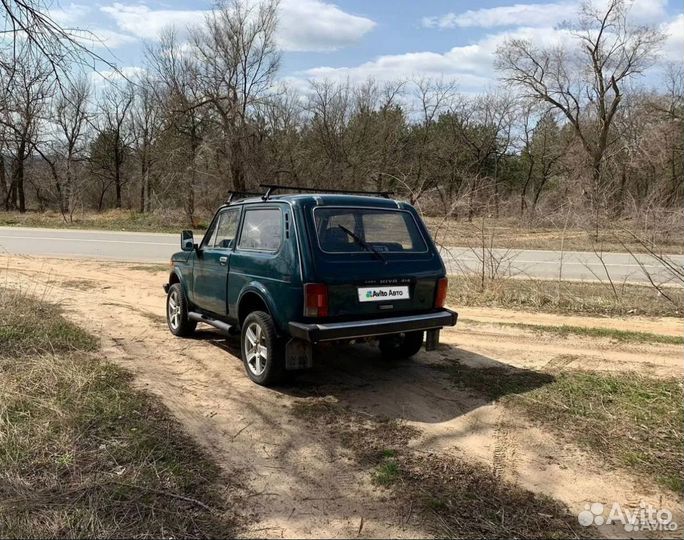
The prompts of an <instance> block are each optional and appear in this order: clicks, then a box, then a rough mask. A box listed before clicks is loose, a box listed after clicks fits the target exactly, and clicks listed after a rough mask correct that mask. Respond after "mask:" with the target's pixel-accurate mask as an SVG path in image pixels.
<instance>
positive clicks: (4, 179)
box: [0, 153, 8, 210]
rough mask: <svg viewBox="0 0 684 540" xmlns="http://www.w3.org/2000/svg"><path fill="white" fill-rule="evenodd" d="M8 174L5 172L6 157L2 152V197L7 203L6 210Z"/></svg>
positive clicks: (0, 195)
mask: <svg viewBox="0 0 684 540" xmlns="http://www.w3.org/2000/svg"><path fill="white" fill-rule="evenodd" d="M7 191H8V186H7V174H6V172H5V157H4V156H3V155H2V154H1V153H0V198H2V201H3V203H4V205H5V210H7Z"/></svg>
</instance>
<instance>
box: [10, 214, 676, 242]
mask: <svg viewBox="0 0 684 540" xmlns="http://www.w3.org/2000/svg"><path fill="white" fill-rule="evenodd" d="M212 215H213V214H212V212H211V211H204V212H199V213H198V215H197V218H196V223H195V226H194V227H191V226H190V224H189V223H188V222H187V219H186V218H185V214H184V213H183V211H182V210H180V209H169V210H164V211H155V212H150V213H140V212H133V211H130V210H107V211H104V212H100V213H97V212H83V213H77V214H74V216H73V220H72V221H68V220H67V221H65V219H64V218H63V217H62V215H61V214H60V213H59V212H54V211H46V212H27V213H25V214H20V213H18V212H0V226H3V225H4V226H23V227H49V228H73V229H103V230H116V231H144V232H166V233H177V232H179V231H181V230H182V229H188V228H193V229H194V230H196V231H202V230H204V229H206V227H207V226H208V224H209V221H210V220H211V218H212ZM425 222H426V223H427V225H428V228H429V229H430V232H431V233H432V234H433V236H434V237H435V240H436V241H437V242H439V243H440V244H441V245H445V246H469V245H479V243H480V242H481V238H482V227H483V225H484V231H485V235H484V236H485V238H486V243H487V245H489V244H490V241H491V243H492V245H493V247H502V248H511V249H548V250H560V249H561V247H562V248H563V249H565V250H566V251H592V250H593V249H597V250H602V251H620V252H624V251H625V246H624V245H623V244H622V242H624V243H625V244H626V245H627V246H628V247H629V248H630V249H632V250H634V251H635V252H643V251H644V247H643V246H641V245H640V244H639V243H638V242H635V241H634V238H633V237H631V235H630V234H629V233H627V232H626V230H632V229H634V227H635V225H634V224H633V223H631V222H627V221H625V222H621V223H613V224H610V225H608V226H607V227H606V228H605V229H604V230H602V231H601V233H600V235H599V238H598V239H596V238H594V235H593V232H592V231H588V230H585V229H581V228H568V229H567V230H565V232H564V231H563V224H560V225H557V226H554V225H547V226H532V225H528V224H525V223H521V222H520V221H519V220H517V219H510V218H500V219H491V218H488V219H486V220H485V221H484V223H483V222H482V221H481V220H477V221H474V222H471V223H468V222H467V221H456V220H454V219H449V220H444V219H443V218H434V217H426V218H425ZM639 235H640V236H641V237H643V238H644V239H646V240H648V241H649V242H653V247H654V248H655V249H656V251H662V252H664V253H684V243H683V242H682V230H681V227H680V228H677V227H675V228H666V229H665V230H664V231H659V232H658V233H657V234H646V233H639Z"/></svg>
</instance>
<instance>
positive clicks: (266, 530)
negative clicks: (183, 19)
mask: <svg viewBox="0 0 684 540" xmlns="http://www.w3.org/2000/svg"><path fill="white" fill-rule="evenodd" d="M165 278H166V273H165V272H163V271H160V270H159V268H155V267H153V268H145V267H144V266H140V265H125V264H122V263H116V264H114V263H109V264H106V265H105V264H101V263H97V262H92V261H74V260H69V261H66V260H56V259H52V260H46V259H33V258H24V257H16V256H13V257H3V258H0V282H4V283H5V284H7V285H10V286H21V287H23V288H26V289H29V290H30V291H31V292H33V293H34V294H36V295H38V296H43V295H45V296H46V297H48V298H49V299H50V300H51V301H54V302H59V303H60V304H61V305H62V306H63V307H64V309H65V311H66V314H67V316H68V317H69V318H71V319H72V320H74V321H75V322H77V323H79V324H81V325H83V326H84V327H86V328H88V329H89V330H90V331H91V332H93V333H95V334H97V335H99V336H100V338H101V344H102V353H103V355H104V356H106V358H108V359H109V360H111V361H113V362H115V363H117V364H119V365H122V366H124V367H126V368H128V369H130V370H131V371H132V372H134V373H135V375H136V381H137V384H138V385H139V386H140V387H142V388H146V389H147V390H149V391H151V392H153V393H154V394H157V395H158V396H160V397H161V399H162V400H163V401H164V403H165V404H166V405H167V406H168V407H169V409H170V410H171V411H172V413H173V414H174V415H176V416H177V417H178V419H179V420H180V421H181V422H182V423H183V425H184V426H185V428H186V429H187V430H188V432H189V433H190V434H191V435H193V436H194V437H196V438H197V439H198V440H199V441H200V442H201V443H202V444H203V445H204V447H205V448H207V449H208V450H209V451H210V452H211V453H212V454H213V456H214V457H215V459H216V461H217V462H218V463H219V464H221V465H222V466H223V467H225V470H226V471H228V472H229V473H231V472H234V471H239V472H240V476H241V478H244V479H245V483H246V492H245V493H244V494H241V496H240V498H239V500H240V501H241V503H240V504H242V505H243V506H244V508H242V509H241V510H242V511H243V512H245V513H248V514H249V515H250V517H251V519H250V523H251V524H250V525H249V526H248V528H247V529H246V530H245V531H244V532H243V535H244V536H246V537H273V538H282V537H295V538H303V537H352V536H354V537H356V536H358V535H359V531H360V529H361V527H362V528H363V530H362V533H361V536H364V537H377V538H389V537H417V536H425V535H426V534H427V532H426V531H425V530H424V529H423V528H422V526H421V524H420V523H419V522H415V523H414V522H412V521H408V522H406V520H404V519H403V516H402V515H400V512H401V511H402V509H401V508H397V507H396V506H395V505H393V504H392V500H390V499H389V497H388V495H387V492H386V491H385V490H383V489H382V488H379V487H377V486H374V485H373V484H372V483H371V482H370V480H369V478H368V475H367V474H364V473H363V472H362V471H359V470H358V468H357V467H355V463H354V462H353V460H351V459H348V458H346V457H345V456H344V455H343V454H340V453H339V452H338V451H337V449H336V448H335V447H334V444H335V443H334V442H333V441H332V439H331V440H326V439H325V438H324V437H323V438H322V437H320V434H316V435H313V434H311V433H310V432H308V430H307V429H305V428H304V424H303V423H302V421H301V420H300V419H298V418H297V417H296V416H294V415H293V414H292V413H291V410H290V409H291V405H292V404H293V403H294V402H296V401H297V400H299V399H301V398H306V397H309V396H315V397H328V399H332V400H335V401H337V402H339V403H340V404H342V405H346V406H349V407H351V408H353V410H355V411H358V412H360V413H363V414H368V415H373V416H384V417H389V418H395V419H400V420H402V421H404V422H406V423H407V424H409V425H412V426H414V427H415V428H417V429H418V430H420V432H421V436H420V437H418V438H417V439H416V440H414V441H413V442H412V443H411V444H412V445H413V446H414V447H415V448H416V449H417V450H423V451H428V452H445V453H452V454H454V455H457V456H461V457H463V458H466V459H472V460H477V461H480V462H482V463H485V464H487V465H488V466H491V467H492V469H493V470H495V471H498V472H499V473H501V474H503V475H504V476H505V477H507V478H510V479H512V480H514V481H516V482H517V483H519V484H520V485H521V486H523V487H525V488H527V489H529V490H532V491H534V492H538V493H544V494H547V495H549V496H552V497H554V498H556V499H558V500H560V501H562V502H564V503H565V504H567V505H568V507H569V508H570V510H571V511H572V512H573V513H575V512H579V511H580V510H583V509H584V504H585V502H586V501H587V500H591V501H603V502H612V501H618V502H620V503H622V504H628V505H629V504H633V505H634V504H638V503H639V501H640V500H644V501H650V502H653V503H654V504H660V505H662V506H665V507H669V508H671V509H673V510H675V511H676V515H675V520H677V521H678V522H679V523H680V524H681V523H682V519H681V517H682V516H681V508H682V503H681V501H680V500H677V499H676V498H675V497H674V496H672V495H663V494H662V492H661V491H660V490H658V489H657V487H656V486H655V484H654V485H648V484H645V483H644V481H643V480H636V479H634V478H630V477H628V476H626V475H624V474H621V473H616V472H614V471H611V472H610V473H606V472H605V471H603V470H602V467H601V463H600V462H597V460H596V459H594V458H593V457H592V456H591V455H589V454H587V453H585V452H583V451H580V450H579V449H578V448H577V447H575V446H573V445H570V444H568V443H567V441H561V440H558V439H557V438H555V437H554V436H553V435H551V434H549V433H548V432H546V431H544V430H542V429H541V428H539V427H537V426H535V425H532V424H530V423H529V422H527V421H526V420H525V419H523V418H521V417H519V416H517V415H514V414H513V413H511V411H510V410H507V409H506V408H504V407H503V406H502V405H500V404H498V403H496V402H489V401H487V400H485V399H483V398H482V397H478V396H474V395H473V394H472V392H467V391H465V390H460V389H458V388H456V387H454V385H453V383H452V382H450V380H449V378H448V377H447V376H446V375H445V374H444V373H443V372H442V371H441V370H438V369H434V367H435V366H436V365H439V364H443V363H444V362H448V361H449V360H454V359H458V360H460V361H461V362H464V363H466V364H469V365H471V366H478V365H493V366H497V365H502V364H505V365H509V366H514V367H518V368H523V369H539V368H544V367H548V366H554V367H555V368H558V367H563V366H566V367H567V366H572V367H576V368H582V369H590V370H601V371H615V370H634V371H638V372H641V373H644V374H650V375H652V376H678V377H681V376H682V350H681V346H676V345H650V344H643V343H619V344H616V343H612V342H610V341H608V340H599V339H587V338H580V337H572V336H570V337H567V338H562V339H559V338H558V337H557V336H549V337H545V336H544V335H534V336H533V337H531V335H530V333H526V332H524V331H523V330H521V329H518V328H514V327H502V326H498V325H496V321H497V320H499V321H500V320H505V321H520V322H522V321H524V322H526V323H530V324H535V323H537V324H568V325H578V326H579V325H588V326H605V327H611V328H620V329H623V330H635V331H645V332H657V333H661V334H668V335H682V332H684V324H683V322H682V320H681V319H645V318H636V317H633V318H629V319H615V318H611V319H606V318H589V317H560V316H555V315H545V314H529V313H525V314H522V313H517V312H512V311H506V310H495V309H478V308H464V309H462V310H459V311H460V315H461V317H462V318H463V319H466V322H464V323H462V324H459V325H458V326H457V328H456V329H455V330H449V331H445V332H443V334H442V341H443V343H444V346H443V347H441V348H440V349H439V350H437V351H434V352H430V353H426V352H421V353H420V354H419V355H417V356H416V357H415V358H414V359H412V360H410V361H405V362H402V363H399V364H395V365H393V366H392V367H388V366H387V365H386V364H383V363H382V362H380V361H378V360H377V356H378V355H377V353H376V351H375V350H374V349H373V348H371V347H369V346H348V347H344V348H338V349H330V350H328V351H327V352H326V354H324V355H322V356H323V358H322V362H321V363H320V365H318V366H317V367H316V368H315V369H314V370H312V371H310V372H308V373H306V374H303V375H301V376H299V377H298V378H297V379H296V381H295V382H294V383H293V384H291V385H290V386H287V387H281V388H278V389H266V388H262V387H259V386H257V385H255V384H253V383H251V382H250V381H249V379H248V378H247V376H246V375H245V373H244V370H243V366H242V363H241V361H240V360H239V358H238V354H239V353H238V342H237V341H236V340H232V339H225V338H224V337H222V336H221V335H219V334H217V333H216V332H214V331H213V330H211V329H205V328H201V330H200V331H199V332H198V334H197V338H196V339H185V340H183V339H178V338H175V337H173V336H172V335H171V334H170V333H169V331H168V329H167V328H166V324H165V321H164V293H163V290H162V288H161V285H162V283H164V281H165ZM467 320H472V321H476V322H477V324H472V323H471V324H469V323H468V322H467ZM678 517H679V519H677V518H678ZM603 532H604V533H605V531H603ZM623 534H624V532H623Z"/></svg>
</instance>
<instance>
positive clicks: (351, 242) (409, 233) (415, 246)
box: [314, 208, 427, 254]
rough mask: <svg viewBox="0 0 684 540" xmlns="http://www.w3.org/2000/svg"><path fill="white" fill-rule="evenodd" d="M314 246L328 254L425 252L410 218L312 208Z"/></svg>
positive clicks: (374, 211)
mask: <svg viewBox="0 0 684 540" xmlns="http://www.w3.org/2000/svg"><path fill="white" fill-rule="evenodd" d="M314 221H315V224H316V233H317V234H318V242H319V245H320V247H321V249H322V250H323V251H326V252H328V253H355V252H362V251H367V252H370V253H374V252H376V253H379V254H382V253H406V252H414V253H415V252H424V251H427V246H426V244H425V240H424V239H423V236H422V235H421V233H420V231H419V230H418V227H417V226H416V222H415V220H414V219H413V216H412V215H411V214H410V213H409V212H405V211H401V210H380V209H375V208H316V209H315V210H314Z"/></svg>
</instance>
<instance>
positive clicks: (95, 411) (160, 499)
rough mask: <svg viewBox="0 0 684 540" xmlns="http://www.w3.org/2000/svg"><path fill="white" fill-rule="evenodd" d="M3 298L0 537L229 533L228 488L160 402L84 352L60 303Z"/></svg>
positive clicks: (89, 341)
mask: <svg viewBox="0 0 684 540" xmlns="http://www.w3.org/2000/svg"><path fill="white" fill-rule="evenodd" d="M4 292H5V293H6V292H7V291H4ZM7 298H8V296H7V294H3V301H4V302H5V304H4V305H3V308H5V309H3V317H4V321H3V324H4V326H3V328H5V330H4V333H3V334H1V336H2V337H0V537H3V538H7V537H14V538H36V537H38V538H53V537H68V538H93V537H99V538H103V537H107V538H111V537H117V538H161V537H167V538H168V537H187V538H205V537H230V536H232V535H233V534H234V532H233V531H234V530H235V524H236V518H235V515H234V514H233V512H232V511H231V509H230V508H228V507H227V506H226V503H225V501H226V500H227V496H226V493H224V490H226V489H227V488H230V487H235V485H233V486H226V484H225V482H224V480H222V474H221V471H220V470H219V468H218V466H217V465H216V464H214V463H213V462H212V461H211V460H210V459H209V458H208V457H207V456H206V455H205V454H204V453H203V452H202V451H201V449H200V448H199V447H198V446H197V444H196V443H195V442H194V441H193V440H191V439H190V438H189V437H188V436H187V435H186V434H185V433H184V432H183V431H182V429H181V427H180V426H179V424H178V423H177V422H176V421H175V420H174V419H172V418H171V416H170V415H169V413H168V411H167V410H166V409H165V408H164V407H163V405H161V404H160V403H159V402H158V401H157V400H156V399H154V398H153V397H151V396H149V395H148V394H145V393H143V392H140V391H137V390H135V389H133V388H132V386H131V375H130V374H129V373H128V372H126V371H124V370H122V369H120V368H117V367H115V366H113V365H112V364H110V363H107V362H104V361H101V360H99V359H97V358H96V357H95V354H94V353H92V352H89V351H91V350H92V349H93V348H94V347H95V344H96V342H95V340H94V339H93V338H92V337H91V336H89V335H88V334H87V333H85V332H83V331H82V330H80V329H78V328H77V327H76V326H74V325H72V324H70V323H68V322H67V321H65V320H64V319H63V318H62V316H61V315H60V314H59V310H58V309H57V308H55V307H54V306H50V305H47V304H44V303H43V302H40V301H37V300H34V299H30V298H27V297H26V296H25V295H16V296H15V298H16V299H17V300H18V303H17V305H16V306H15V309H7V307H8V306H7ZM38 319H44V320H45V321H46V322H44V323H42V326H41V327H40V331H35V329H34V328H33V327H34V326H35V323H36V320H38ZM27 321H30V322H31V324H30V328H28V329H26V328H24V323H26V322H27ZM7 328H11V329H12V331H7Z"/></svg>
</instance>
